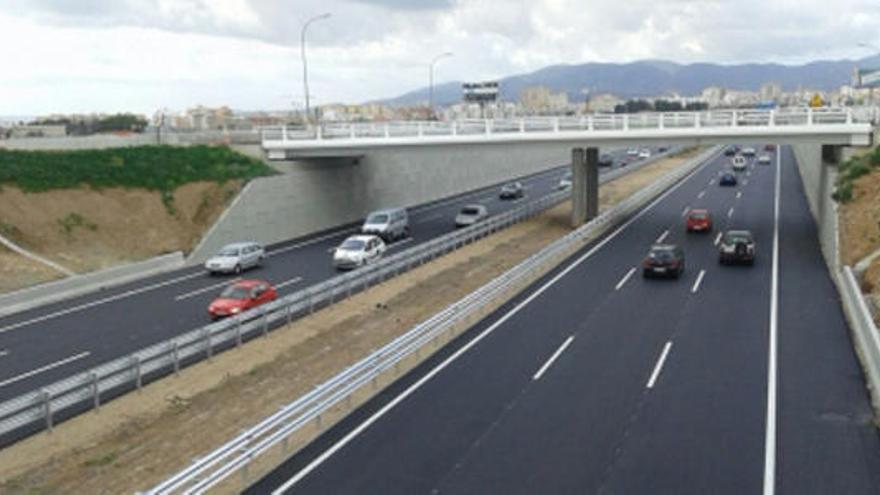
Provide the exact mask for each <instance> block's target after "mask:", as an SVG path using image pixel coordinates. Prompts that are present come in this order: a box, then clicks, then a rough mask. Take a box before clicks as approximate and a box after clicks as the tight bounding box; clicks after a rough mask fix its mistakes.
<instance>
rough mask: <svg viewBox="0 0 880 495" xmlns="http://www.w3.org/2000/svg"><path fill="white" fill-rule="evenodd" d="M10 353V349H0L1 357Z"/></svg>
mask: <svg viewBox="0 0 880 495" xmlns="http://www.w3.org/2000/svg"><path fill="white" fill-rule="evenodd" d="M7 355H9V349H0V357H3V356H7Z"/></svg>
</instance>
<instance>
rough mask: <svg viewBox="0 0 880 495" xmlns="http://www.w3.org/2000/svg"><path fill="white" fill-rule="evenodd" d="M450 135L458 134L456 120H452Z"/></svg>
mask: <svg viewBox="0 0 880 495" xmlns="http://www.w3.org/2000/svg"><path fill="white" fill-rule="evenodd" d="M452 135H453V136H457V135H458V122H456V121H454V120H453V121H452Z"/></svg>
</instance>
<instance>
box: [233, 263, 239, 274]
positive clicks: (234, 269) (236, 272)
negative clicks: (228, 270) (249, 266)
mask: <svg viewBox="0 0 880 495" xmlns="http://www.w3.org/2000/svg"><path fill="white" fill-rule="evenodd" d="M232 271H233V272H235V274H236V275H238V274H240V273H241V265H235V268H233V269H232Z"/></svg>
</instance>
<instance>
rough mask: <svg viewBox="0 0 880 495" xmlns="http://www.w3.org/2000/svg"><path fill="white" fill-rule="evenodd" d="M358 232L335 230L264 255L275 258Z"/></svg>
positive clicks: (352, 229)
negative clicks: (278, 255) (277, 255)
mask: <svg viewBox="0 0 880 495" xmlns="http://www.w3.org/2000/svg"><path fill="white" fill-rule="evenodd" d="M359 230H360V229H358V228H348V229H345V230H337V231H335V232H330V233H329V234H325V235H322V236H318V237H315V238H313V239H309V240H307V241H303V242H298V243H296V244H292V245H290V246H287V247H283V248H279V249H273V250H272V251H269V252H268V253H266V257H271V256H275V255H276V254H281V253H286V252H288V251H293V250H294V249H299V248H302V247H306V246H311V245H312V244H315V243H318V242H321V241H326V240H327V239H332V238H334V237H341V236H343V235H348V234H353V233H355V232H357V231H359Z"/></svg>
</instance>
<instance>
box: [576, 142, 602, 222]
mask: <svg viewBox="0 0 880 495" xmlns="http://www.w3.org/2000/svg"><path fill="white" fill-rule="evenodd" d="M598 163H599V149H598V148H586V149H584V148H573V149H572V150H571V206H572V208H571V226H572V227H580V226H581V225H583V224H584V223H586V222H588V221H590V220H592V219H593V218H596V216H597V215H598V214H599V165H598Z"/></svg>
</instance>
